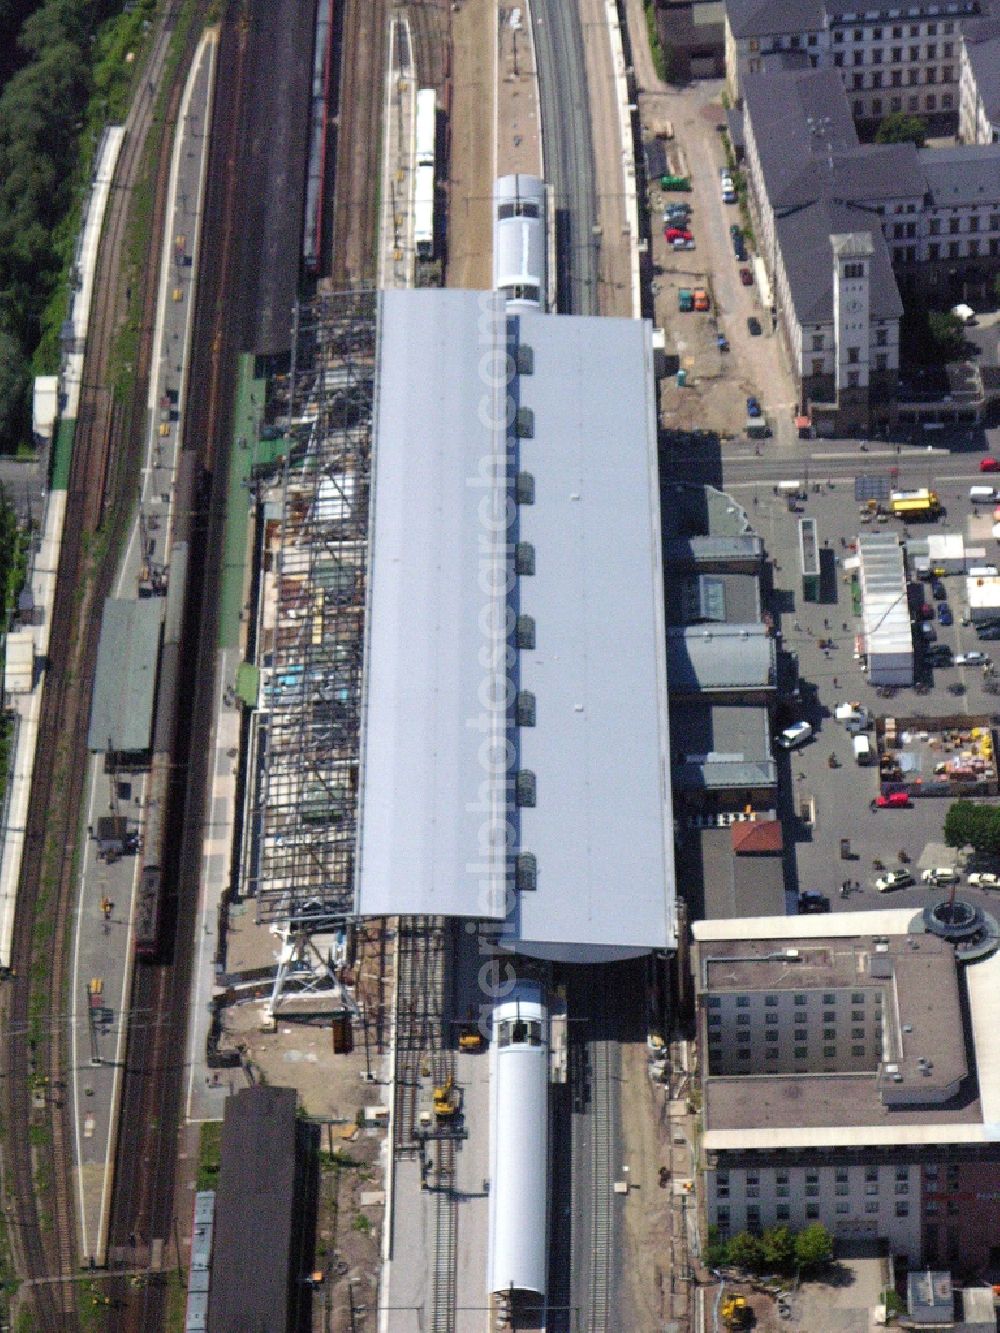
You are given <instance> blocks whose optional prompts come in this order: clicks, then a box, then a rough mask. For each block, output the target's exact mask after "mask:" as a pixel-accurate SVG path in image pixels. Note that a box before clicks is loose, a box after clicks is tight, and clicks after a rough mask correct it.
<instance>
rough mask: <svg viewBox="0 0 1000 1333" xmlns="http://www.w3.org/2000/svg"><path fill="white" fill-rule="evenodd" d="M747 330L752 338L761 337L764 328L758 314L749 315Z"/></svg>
mask: <svg viewBox="0 0 1000 1333" xmlns="http://www.w3.org/2000/svg"><path fill="white" fill-rule="evenodd" d="M747 332H748V333H749V334H750V337H751V338H759V337H760V335H761V332H762V330H761V327H760V320H759V319H758V318H757V317H756V315H749V316H748V317H747Z"/></svg>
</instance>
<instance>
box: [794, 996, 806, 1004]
mask: <svg viewBox="0 0 1000 1333" xmlns="http://www.w3.org/2000/svg"><path fill="white" fill-rule="evenodd" d="M805 1002H806V997H805V996H804V995H796V996H795V997H794V999H793V1001H792V1003H793V1004H805Z"/></svg>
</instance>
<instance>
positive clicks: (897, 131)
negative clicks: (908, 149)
mask: <svg viewBox="0 0 1000 1333" xmlns="http://www.w3.org/2000/svg"><path fill="white" fill-rule="evenodd" d="M926 140H927V127H926V126H925V125H924V122H923V121H922V120H921V119H920V117H919V116H908V115H907V114H906V112H905V111H893V112H891V113H890V114H889V115H888V116H886V117H885V118H884V119H883V120H882V122H881V124H880V125H879V127H878V129H877V130H876V131H875V142H876V143H915V144H916V145H917V147H918V148H923V146H924V143H925V142H926Z"/></svg>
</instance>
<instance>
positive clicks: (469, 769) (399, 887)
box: [358, 291, 676, 961]
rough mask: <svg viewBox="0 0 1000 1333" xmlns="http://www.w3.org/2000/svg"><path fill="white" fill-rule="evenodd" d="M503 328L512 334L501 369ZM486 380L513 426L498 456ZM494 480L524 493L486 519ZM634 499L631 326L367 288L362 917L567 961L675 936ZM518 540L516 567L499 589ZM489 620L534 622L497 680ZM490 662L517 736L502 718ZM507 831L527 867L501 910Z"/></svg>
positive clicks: (644, 432) (637, 495) (650, 549)
mask: <svg viewBox="0 0 1000 1333" xmlns="http://www.w3.org/2000/svg"><path fill="white" fill-rule="evenodd" d="M508 323H509V328H510V333H511V337H512V338H513V339H514V340H515V341H519V343H520V344H521V346H522V349H524V348H528V349H530V355H529V354H524V355H522V359H521V361H520V364H521V367H522V373H520V374H518V375H515V376H514V377H513V378H512V380H511V382H510V384H509V385H508V384H506V383H504V377H503V375H500V376H497V375H495V374H494V371H495V369H496V368H497V367H500V368H502V367H503V366H504V363H505V360H506V338H507V328H508ZM529 368H530V369H529ZM508 394H509V395H510V398H511V403H512V411H513V408H519V409H520V410H521V413H520V415H521V421H522V431H521V434H522V438H519V439H514V437H513V433H512V434H511V437H510V441H509V442H510V453H511V456H510V457H505V451H506V449H507V446H508V437H507V432H506V429H505V411H504V403H505V401H506V398H507V395H508ZM517 471H521V472H522V473H527V474H529V475H530V477H531V478H532V479H533V487H534V502H533V503H532V504H520V505H518V506H516V507H515V506H514V505H513V503H512V502H511V503H510V504H509V510H508V502H509V501H510V497H511V496H512V495H513V494H514V474H515V473H516V472H517ZM658 493H659V492H658V481H657V473H656V429H655V416H654V403H653V379H652V350H651V337H650V329H649V326H648V324H645V323H643V322H640V321H631V320H617V319H585V318H570V317H565V316H550V315H542V314H537V315H536V314H530V315H522V316H521V317H520V318H518V317H511V319H510V320H509V321H505V319H504V316H503V313H502V298H500V297H497V296H494V295H492V294H488V293H477V292H457V291H428V292H422V291H410V292H385V293H383V294H382V295H381V297H380V355H379V366H378V381H377V402H376V431H375V441H374V457H373V487H372V495H373V502H372V523H371V535H370V544H371V568H370V576H369V605H368V631H367V633H368V642H367V649H366V662H367V667H366V687H365V699H364V732H363V737H362V786H361V818H360V830H361V831H360V838H359V849H358V850H359V857H358V910H359V911H360V912H361V913H363V914H372V915H394V914H409V913H413V914H421V915H423V914H441V915H456V916H470V917H492V918H494V919H497V920H499V919H503V918H504V917H506V918H507V927H506V942H507V943H508V944H509V945H510V946H511V947H513V948H515V949H519V950H523V951H525V952H530V953H535V954H539V955H542V956H547V957H557V958H565V959H567V960H576V961H579V960H582V959H585V958H588V957H594V958H600V957H605V958H607V957H614V956H624V955H626V954H628V953H629V952H644V951H647V950H649V949H651V948H666V947H672V946H673V945H674V943H675V939H676V931H675V902H674V890H675V884H674V865H673V845H672V837H671V801H670V785H669V783H670V779H669V771H670V770H669V759H668V757H669V741H668V732H667V693H666V678H665V666H664V662H665V648H664V642H665V639H664V628H663V587H662V577H661V565H660V531H659V507H658ZM497 515H499V516H501V521H499V522H497V521H495V519H496V516H497ZM504 516H509V517H511V518H512V520H513V521H512V526H511V527H510V529H509V530H508V529H507V528H506V527H505V523H504V521H503V518H504ZM518 542H519V543H522V544H530V548H531V555H532V557H533V562H534V573H533V574H530V575H522V576H520V577H518V578H517V579H516V580H513V579H512V580H511V583H512V585H513V590H512V591H511V592H510V594H509V596H508V595H507V593H506V589H505V586H504V577H503V576H504V572H505V569H506V546H507V544H508V543H510V544H511V545H513V544H514V543H518ZM508 611H509V612H510V613H511V618H512V619H513V616H515V615H519V616H528V617H530V618H531V620H532V621H533V622H534V633H535V647H534V648H533V649H522V650H521V651H519V652H517V653H516V654H513V659H514V666H513V667H512V668H511V669H510V670H509V671H508V670H507V668H506V667H505V664H504V654H503V653H502V652H499V651H497V638H496V636H497V634H498V633H499V634H500V636H501V637H500V642H501V643H502V634H503V632H502V630H498V626H501V625H503V623H504V618H505V617H506V616H507V614H508ZM508 678H509V685H510V691H511V693H513V692H514V691H515V690H520V691H530V693H531V694H532V695H533V696H534V713H535V717H534V725H533V726H521V727H519V728H517V729H515V728H513V726H509V728H508V718H507V712H506V709H505V708H504V701H505V699H506V698H507V694H508ZM493 700H498V701H499V703H498V704H494V703H493V702H491V701H493ZM505 728H508V729H507V730H506V731H505ZM491 738H492V740H493V742H494V745H493V747H492V748H493V750H494V751H495V752H499V751H500V750H501V749H502V744H501V743H502V742H504V741H505V740H507V741H509V742H510V747H511V748H510V757H511V764H510V768H509V769H505V768H504V767H503V766H502V765H499V766H491V762H490V749H491V747H490V745H489V744H488V743H487V742H489V741H490V739H491ZM515 770H520V771H521V772H522V774H524V773H528V774H530V775H531V777H532V779H533V785H534V804H533V805H531V806H528V807H525V806H521V807H520V808H515V806H514V800H513V785H514V784H513V782H512V781H511V780H510V779H512V778H513V774H514V771H515ZM507 821H509V828H508V822H507ZM508 839H509V840H510V842H511V844H512V848H513V850H514V851H515V852H520V853H527V854H530V855H531V856H533V857H534V858H535V864H536V865H537V881H536V884H537V887H536V888H535V889H534V890H529V891H524V892H518V893H516V894H514V895H511V896H512V900H513V903H514V906H513V908H512V909H508V905H507V903H506V901H505V892H504V890H505V888H506V877H507V872H508V870H512V865H511V864H510V863H509V862H508V859H507V857H506V854H505V844H506V842H507V841H508Z"/></svg>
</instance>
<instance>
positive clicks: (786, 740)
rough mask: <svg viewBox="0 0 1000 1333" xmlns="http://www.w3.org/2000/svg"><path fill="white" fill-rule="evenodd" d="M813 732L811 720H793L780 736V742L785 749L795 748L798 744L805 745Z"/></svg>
mask: <svg viewBox="0 0 1000 1333" xmlns="http://www.w3.org/2000/svg"><path fill="white" fill-rule="evenodd" d="M812 734H813V729H812V724H811V723H809V722H793V723H792V725H791V726H790V727H786V728H785V729H784V731H782V732H781V733H780V734H779V736H778V744H779V745H780V746H781V748H782V749H783V750H794V749H795V748H796V746H798V745H805V743H806V741H807V740H808V739H809V737H810V736H811V735H812Z"/></svg>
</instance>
